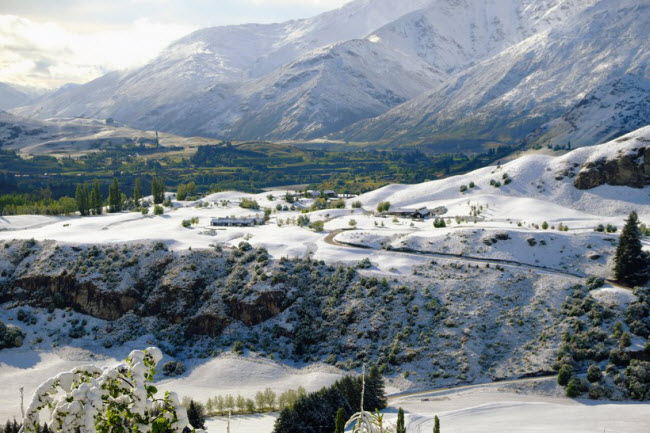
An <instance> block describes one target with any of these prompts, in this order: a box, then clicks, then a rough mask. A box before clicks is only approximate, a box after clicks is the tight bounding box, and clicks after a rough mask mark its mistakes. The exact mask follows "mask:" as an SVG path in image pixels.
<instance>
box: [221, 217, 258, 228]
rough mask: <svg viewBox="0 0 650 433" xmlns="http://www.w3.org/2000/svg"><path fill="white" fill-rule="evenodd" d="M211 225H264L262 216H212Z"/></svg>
mask: <svg viewBox="0 0 650 433" xmlns="http://www.w3.org/2000/svg"><path fill="white" fill-rule="evenodd" d="M210 225H211V226H212V227H252V226H261V225H264V218H258V217H237V218H235V217H221V218H212V220H211V221H210Z"/></svg>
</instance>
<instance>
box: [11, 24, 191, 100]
mask: <svg viewBox="0 0 650 433" xmlns="http://www.w3.org/2000/svg"><path fill="white" fill-rule="evenodd" d="M192 30H194V28H193V27H191V26H187V25H179V24H167V23H161V22H152V21H151V20H149V19H146V18H144V19H138V20H135V21H134V22H133V23H132V24H130V25H129V26H127V27H125V28H122V29H116V30H101V31H96V32H91V33H82V32H75V31H70V30H68V29H66V28H64V27H63V26H61V25H59V24H57V23H52V22H45V23H39V22H35V21H32V20H29V19H26V18H21V17H17V16H13V15H0V81H4V82H10V83H15V84H20V85H26V86H35V87H57V86H60V85H62V84H65V83H68V82H79V83H83V82H87V81H89V80H92V79H94V78H97V77H99V76H100V75H102V74H104V73H106V72H107V71H111V70H121V69H128V68H132V67H136V66H140V65H142V64H144V63H146V62H147V61H149V60H151V59H153V58H154V57H155V56H156V55H158V54H159V53H160V51H161V50H162V49H163V48H165V47H166V46H167V45H168V44H169V43H170V42H172V41H174V40H176V39H178V38H179V37H181V36H183V35H186V34H187V33H189V32H191V31H192Z"/></svg>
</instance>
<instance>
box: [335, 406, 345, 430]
mask: <svg viewBox="0 0 650 433" xmlns="http://www.w3.org/2000/svg"><path fill="white" fill-rule="evenodd" d="M334 424H335V430H334V433H343V432H344V431H345V411H344V410H343V408H342V407H340V408H339V410H338V411H337V412H336V419H335V420H334Z"/></svg>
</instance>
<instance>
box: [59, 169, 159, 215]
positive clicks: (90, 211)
mask: <svg viewBox="0 0 650 433" xmlns="http://www.w3.org/2000/svg"><path fill="white" fill-rule="evenodd" d="M152 189H153V191H154V193H155V195H154V198H156V199H158V200H159V202H160V203H162V202H163V200H164V195H165V194H164V193H165V183H164V181H163V180H162V178H160V177H157V178H154V180H153V182H152ZM74 203H75V209H72V210H70V211H68V212H67V213H70V212H74V210H77V211H79V213H80V214H81V216H88V215H101V214H102V212H103V209H104V205H107V206H108V212H109V213H116V212H121V211H122V210H125V209H129V208H134V207H135V208H140V207H141V206H142V205H143V204H144V203H143V202H142V182H141V180H140V178H137V179H136V180H135V184H134V187H133V201H132V202H130V201H129V200H128V197H127V196H126V194H124V193H123V192H122V190H121V188H120V184H119V182H118V180H117V178H113V182H112V183H111V184H110V185H109V187H108V199H107V200H106V202H105V201H104V198H103V197H102V193H101V190H100V185H99V181H98V180H97V179H95V180H94V181H93V184H92V187H90V186H89V185H88V184H87V183H79V184H77V190H76V193H75V199H74ZM156 203H158V202H156Z"/></svg>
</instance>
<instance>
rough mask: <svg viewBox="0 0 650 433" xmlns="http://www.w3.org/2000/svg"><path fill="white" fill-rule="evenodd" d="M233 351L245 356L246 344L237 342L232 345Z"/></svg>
mask: <svg viewBox="0 0 650 433" xmlns="http://www.w3.org/2000/svg"><path fill="white" fill-rule="evenodd" d="M232 351H233V352H235V353H236V354H237V355H243V354H244V343H242V342H241V341H235V342H234V343H233V345H232Z"/></svg>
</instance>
